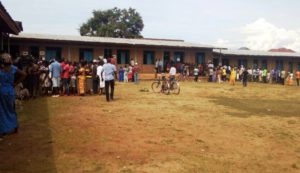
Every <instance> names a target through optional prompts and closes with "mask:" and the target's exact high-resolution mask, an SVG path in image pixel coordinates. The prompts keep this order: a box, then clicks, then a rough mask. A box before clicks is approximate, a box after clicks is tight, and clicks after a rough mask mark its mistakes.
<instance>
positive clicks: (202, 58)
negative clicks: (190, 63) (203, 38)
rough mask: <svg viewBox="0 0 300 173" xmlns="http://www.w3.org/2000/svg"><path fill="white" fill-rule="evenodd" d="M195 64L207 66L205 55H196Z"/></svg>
mask: <svg viewBox="0 0 300 173" xmlns="http://www.w3.org/2000/svg"><path fill="white" fill-rule="evenodd" d="M195 62H196V64H205V53H200V52H199V53H196V57H195Z"/></svg>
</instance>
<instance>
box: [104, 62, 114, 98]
mask: <svg viewBox="0 0 300 173" xmlns="http://www.w3.org/2000/svg"><path fill="white" fill-rule="evenodd" d="M116 72H117V69H116V66H115V65H114V64H111V59H110V58H109V59H107V63H106V64H104V65H103V69H102V72H101V76H102V81H103V79H105V94H106V101H108V102H109V101H110V100H113V99H114V90H115V76H116ZM109 87H110V90H111V91H110V92H109Z"/></svg>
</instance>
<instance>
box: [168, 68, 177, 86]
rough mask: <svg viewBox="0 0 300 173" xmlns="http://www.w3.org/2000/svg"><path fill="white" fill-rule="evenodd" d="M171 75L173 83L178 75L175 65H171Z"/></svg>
mask: <svg viewBox="0 0 300 173" xmlns="http://www.w3.org/2000/svg"><path fill="white" fill-rule="evenodd" d="M169 74H170V81H171V82H172V81H173V80H174V79H175V75H176V68H175V67H174V64H172V65H171V68H170V72H169Z"/></svg>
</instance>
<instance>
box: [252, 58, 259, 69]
mask: <svg viewBox="0 0 300 173" xmlns="http://www.w3.org/2000/svg"><path fill="white" fill-rule="evenodd" d="M253 68H254V69H257V68H258V60H257V59H254V60H253Z"/></svg>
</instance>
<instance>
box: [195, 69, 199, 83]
mask: <svg viewBox="0 0 300 173" xmlns="http://www.w3.org/2000/svg"><path fill="white" fill-rule="evenodd" d="M198 76H199V69H198V68H197V66H195V68H194V81H195V82H198Z"/></svg>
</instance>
